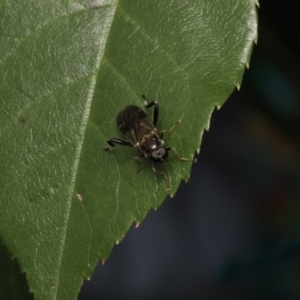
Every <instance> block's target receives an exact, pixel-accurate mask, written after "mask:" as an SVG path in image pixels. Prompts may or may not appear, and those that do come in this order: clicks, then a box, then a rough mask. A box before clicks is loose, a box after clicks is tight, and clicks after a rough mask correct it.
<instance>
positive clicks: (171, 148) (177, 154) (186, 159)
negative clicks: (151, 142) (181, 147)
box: [168, 147, 197, 162]
mask: <svg viewBox="0 0 300 300" xmlns="http://www.w3.org/2000/svg"><path fill="white" fill-rule="evenodd" d="M168 150H173V151H174V152H175V154H176V156H177V157H178V158H179V159H180V160H183V161H192V162H197V158H193V159H191V158H186V157H182V156H180V154H179V153H178V152H177V150H176V149H175V148H174V147H169V148H168Z"/></svg>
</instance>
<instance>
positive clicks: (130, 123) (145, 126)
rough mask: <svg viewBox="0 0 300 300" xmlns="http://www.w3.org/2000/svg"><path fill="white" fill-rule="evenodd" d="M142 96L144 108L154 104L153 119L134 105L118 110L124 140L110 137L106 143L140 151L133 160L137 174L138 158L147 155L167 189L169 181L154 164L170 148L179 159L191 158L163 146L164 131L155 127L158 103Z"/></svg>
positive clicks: (118, 123)
mask: <svg viewBox="0 0 300 300" xmlns="http://www.w3.org/2000/svg"><path fill="white" fill-rule="evenodd" d="M142 97H143V99H144V104H145V107H146V108H150V107H152V106H154V111H153V121H151V120H150V118H149V117H148V115H147V114H146V113H145V112H144V111H143V110H142V109H141V108H139V107H138V106H135V105H129V106H127V107H125V108H124V110H122V111H121V112H119V114H118V116H117V125H118V128H119V129H120V131H121V133H122V134H123V135H124V137H125V138H126V140H121V139H117V138H110V139H107V143H108V145H109V146H110V147H114V146H115V144H118V145H122V146H129V147H134V148H136V149H138V150H139V151H140V152H141V154H140V155H139V156H137V157H135V158H134V160H135V161H136V162H137V163H138V164H139V168H138V170H137V171H136V173H135V174H137V173H138V172H139V171H140V169H141V163H140V162H139V161H138V159H139V158H142V157H149V158H150V159H151V160H152V162H153V166H152V169H153V171H154V172H156V173H159V174H161V175H162V176H164V178H165V181H166V183H167V190H170V183H169V179H168V177H167V175H166V173H164V172H161V171H157V170H156V164H157V163H159V162H163V161H164V160H165V159H166V158H167V157H168V152H169V151H170V150H173V151H174V152H175V153H176V155H177V156H178V158H179V159H181V160H185V161H193V160H192V159H188V158H184V157H181V156H179V154H178V153H177V151H176V150H175V149H174V148H173V147H165V146H164V141H163V136H164V132H165V131H162V132H158V130H157V128H156V124H157V120H158V104H157V102H156V101H151V102H150V103H148V102H147V100H146V97H145V96H144V95H142ZM179 123H180V121H177V122H176V123H175V124H174V126H173V127H172V128H171V129H170V130H168V131H167V132H171V131H172V130H173V129H174V128H175V127H176V126H177V125H178V124H179ZM110 147H108V148H105V149H104V150H105V151H108V150H110Z"/></svg>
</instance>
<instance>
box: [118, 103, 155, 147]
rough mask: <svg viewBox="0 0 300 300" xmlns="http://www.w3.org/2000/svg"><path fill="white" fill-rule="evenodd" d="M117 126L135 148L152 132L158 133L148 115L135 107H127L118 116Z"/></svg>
mask: <svg viewBox="0 0 300 300" xmlns="http://www.w3.org/2000/svg"><path fill="white" fill-rule="evenodd" d="M117 125H118V127H119V129H120V131H121V132H122V134H123V135H124V136H125V137H126V139H127V140H128V141H129V142H130V143H131V144H132V145H133V146H135V145H136V144H137V143H138V142H140V141H141V140H142V139H143V137H144V136H145V135H147V134H149V133H150V132H151V131H156V129H155V127H154V125H153V123H152V122H151V120H150V119H149V117H148V116H147V114H146V113H145V112H144V111H143V110H142V109H140V108H139V107H137V106H135V105H130V106H127V107H125V109H124V110H123V111H121V112H120V113H119V114H118V116H117Z"/></svg>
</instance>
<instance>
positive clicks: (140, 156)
mask: <svg viewBox="0 0 300 300" xmlns="http://www.w3.org/2000/svg"><path fill="white" fill-rule="evenodd" d="M143 157H145V155H144V153H142V154H140V155H139V156H136V157H135V158H134V161H135V162H136V163H137V164H138V165H139V168H138V169H137V170H136V171H135V173H134V175H137V174H138V173H139V172H140V171H141V168H142V164H141V163H140V162H139V161H138V159H140V158H143Z"/></svg>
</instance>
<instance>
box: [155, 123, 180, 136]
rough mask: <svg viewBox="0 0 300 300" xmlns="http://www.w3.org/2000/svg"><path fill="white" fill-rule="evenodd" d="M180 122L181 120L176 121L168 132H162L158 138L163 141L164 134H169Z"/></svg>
mask: <svg viewBox="0 0 300 300" xmlns="http://www.w3.org/2000/svg"><path fill="white" fill-rule="evenodd" d="M180 122H181V120H177V121H176V123H175V124H174V125H173V126H172V127H171V128H170V129H169V130H164V131H162V132H161V133H160V138H161V139H163V137H164V133H165V132H167V133H170V132H172V131H173V130H174V129H175V128H176V127H177V125H178V124H179V123H180Z"/></svg>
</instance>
